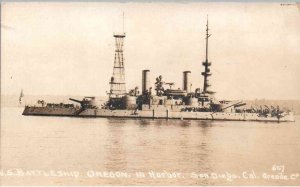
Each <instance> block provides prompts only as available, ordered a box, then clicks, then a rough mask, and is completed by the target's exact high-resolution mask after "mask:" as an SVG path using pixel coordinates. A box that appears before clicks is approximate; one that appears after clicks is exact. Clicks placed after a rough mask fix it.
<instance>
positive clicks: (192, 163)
mask: <svg viewBox="0 0 300 187" xmlns="http://www.w3.org/2000/svg"><path fill="white" fill-rule="evenodd" d="M21 112H22V108H2V109H1V170H2V173H3V172H6V174H7V172H8V170H11V171H12V172H15V170H17V169H18V171H20V170H21V171H23V172H28V171H32V170H39V171H43V172H45V173H47V172H48V173H49V172H50V171H51V170H52V171H53V172H58V171H64V172H73V171H74V172H79V177H72V176H63V177H61V176H46V175H44V174H43V175H42V176H40V175H38V176H37V175H26V176H16V175H14V176H2V177H1V184H2V185H21V184H22V185H112V184H119V185H134V184H136V185H239V184H244V185H300V178H299V177H298V178H296V179H295V180H292V179H289V180H280V179H269V180H268V179H264V178H263V177H262V175H263V173H267V174H277V173H279V171H272V170H271V169H272V166H273V165H283V166H284V172H283V174H284V175H287V176H288V177H290V176H291V175H293V174H294V173H295V174H297V173H300V161H299V158H300V155H299V153H300V127H299V126H300V119H299V118H296V120H297V121H298V122H295V123H280V124H278V123H263V122H259V123H257V122H220V121H213V122H211V121H185V120H183V121H180V120H148V119H147V120H130V119H126V120H125V119H106V118H95V119H94V118H85V119H82V118H68V117H63V118H59V117H31V116H22V115H21ZM252 170H253V171H254V172H255V176H256V178H254V179H246V178H245V176H244V175H242V174H243V172H245V171H246V172H247V173H250V172H252ZM96 171H98V172H105V171H112V172H123V177H121V178H118V177H115V178H105V177H103V176H102V177H101V176H99V175H98V176H97V177H95V176H92V173H95V172H96ZM149 171H154V172H164V171H166V172H177V173H180V176H179V177H176V178H157V179H153V178H151V176H150V175H149V174H148V172H149ZM135 172H144V174H145V177H142V178H138V177H136V175H135ZM193 172H195V173H197V174H200V173H203V174H206V173H207V174H210V175H212V176H213V175H215V174H211V173H216V174H223V173H225V174H226V172H228V174H235V175H236V176H240V178H237V179H234V180H229V178H222V177H218V178H213V177H212V178H194V177H195V175H194V174H193ZM124 173H125V174H127V175H128V176H127V177H124V175H125V174H124ZM244 174H245V173H244ZM228 176H229V175H228ZM248 176H249V175H248ZM295 176H296V175H295ZM246 177H247V176H246Z"/></svg>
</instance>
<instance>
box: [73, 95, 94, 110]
mask: <svg viewBox="0 0 300 187" xmlns="http://www.w3.org/2000/svg"><path fill="white" fill-rule="evenodd" d="M69 100H71V101H74V102H76V103H80V105H81V107H82V108H92V107H93V106H95V103H94V100H95V97H84V98H83V100H81V101H80V100H77V99H73V98H69Z"/></svg>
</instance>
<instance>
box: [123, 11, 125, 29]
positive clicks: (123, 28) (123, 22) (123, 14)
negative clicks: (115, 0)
mask: <svg viewBox="0 0 300 187" xmlns="http://www.w3.org/2000/svg"><path fill="white" fill-rule="evenodd" d="M124 22H125V15H124V12H123V33H124Z"/></svg>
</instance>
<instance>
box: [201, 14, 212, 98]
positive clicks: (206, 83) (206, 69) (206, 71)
mask: <svg viewBox="0 0 300 187" xmlns="http://www.w3.org/2000/svg"><path fill="white" fill-rule="evenodd" d="M208 31H209V28H208V16H207V21H206V37H205V39H206V50H205V61H204V62H202V65H203V66H204V72H202V73H201V74H202V75H203V77H204V83H203V93H204V94H206V93H207V94H212V93H214V92H212V91H209V90H208V87H210V86H211V85H210V84H209V81H208V77H209V76H211V75H212V74H211V73H210V69H209V67H210V66H211V62H209V61H208V38H209V37H210V36H211V34H209V33H208Z"/></svg>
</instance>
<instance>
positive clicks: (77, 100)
mask: <svg viewBox="0 0 300 187" xmlns="http://www.w3.org/2000/svg"><path fill="white" fill-rule="evenodd" d="M69 100H71V101H74V102H77V103H80V104H81V103H82V101H79V100H76V99H72V98H69Z"/></svg>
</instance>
